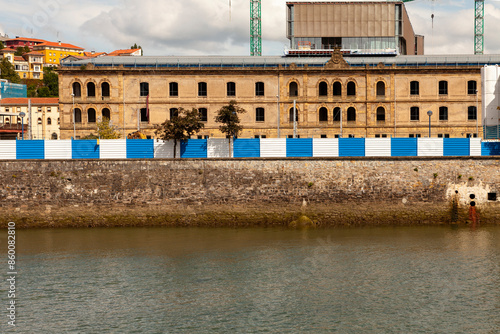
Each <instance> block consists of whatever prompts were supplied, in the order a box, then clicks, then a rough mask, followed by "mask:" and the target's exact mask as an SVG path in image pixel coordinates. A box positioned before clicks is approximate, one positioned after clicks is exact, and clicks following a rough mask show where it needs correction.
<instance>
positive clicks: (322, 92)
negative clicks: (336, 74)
mask: <svg viewBox="0 0 500 334" xmlns="http://www.w3.org/2000/svg"><path fill="white" fill-rule="evenodd" d="M318 95H319V96H327V95H328V84H327V83H326V82H324V81H321V82H320V83H319V85H318Z"/></svg>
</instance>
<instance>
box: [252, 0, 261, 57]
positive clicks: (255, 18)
mask: <svg viewBox="0 0 500 334" xmlns="http://www.w3.org/2000/svg"><path fill="white" fill-rule="evenodd" d="M260 2H261V0H250V55H251V56H262V33H261V31H262V28H261V16H260V15H261V7H260Z"/></svg>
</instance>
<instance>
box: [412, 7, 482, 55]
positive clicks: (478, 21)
mask: <svg viewBox="0 0 500 334" xmlns="http://www.w3.org/2000/svg"><path fill="white" fill-rule="evenodd" d="M410 1H414V0H403V2H410ZM474 4H475V5H474V54H475V55H482V54H483V50H484V0H474ZM432 18H433V19H434V14H432Z"/></svg>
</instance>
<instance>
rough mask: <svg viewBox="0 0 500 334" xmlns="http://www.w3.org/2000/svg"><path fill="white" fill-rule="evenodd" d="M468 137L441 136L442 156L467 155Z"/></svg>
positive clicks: (468, 150)
mask: <svg viewBox="0 0 500 334" xmlns="http://www.w3.org/2000/svg"><path fill="white" fill-rule="evenodd" d="M469 154H470V140H469V138H443V156H448V157H449V156H468V155H469Z"/></svg>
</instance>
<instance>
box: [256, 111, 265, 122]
mask: <svg viewBox="0 0 500 334" xmlns="http://www.w3.org/2000/svg"><path fill="white" fill-rule="evenodd" d="M264 120H265V116H264V108H257V109H255V121H256V122H264Z"/></svg>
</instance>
